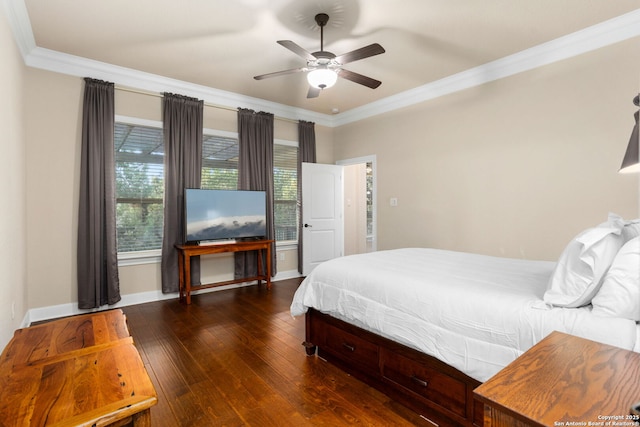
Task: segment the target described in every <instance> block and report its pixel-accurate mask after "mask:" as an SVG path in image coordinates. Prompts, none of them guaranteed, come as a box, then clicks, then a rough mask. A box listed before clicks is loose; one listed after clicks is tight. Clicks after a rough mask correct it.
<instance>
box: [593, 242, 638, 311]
mask: <svg viewBox="0 0 640 427" xmlns="http://www.w3.org/2000/svg"><path fill="white" fill-rule="evenodd" d="M591 303H592V304H593V311H592V313H593V314H594V315H596V316H604V317H622V318H625V319H631V320H635V321H636V322H639V321H640V237H635V238H633V239H631V240H629V241H628V242H627V243H625V244H624V246H623V247H622V249H620V251H619V252H618V255H616V257H615V259H614V260H613V264H611V268H610V269H609V271H608V272H607V274H606V275H605V277H604V281H603V282H602V287H601V288H600V290H599V291H598V293H597V294H596V296H595V297H593V301H592V302H591Z"/></svg>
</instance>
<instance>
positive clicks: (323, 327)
mask: <svg viewBox="0 0 640 427" xmlns="http://www.w3.org/2000/svg"><path fill="white" fill-rule="evenodd" d="M304 346H305V347H306V352H307V355H309V356H311V355H314V354H316V350H317V354H318V356H319V357H321V358H323V359H326V360H327V361H329V362H331V363H333V364H335V365H336V366H338V367H339V368H341V369H342V370H344V371H345V372H347V373H349V374H351V375H353V376H354V377H356V378H358V379H360V380H361V381H363V382H365V383H367V384H368V385H370V386H372V387H374V388H375V389H377V390H380V391H381V392H383V393H384V394H386V395H387V396H389V397H391V398H392V399H394V400H396V401H398V402H400V403H402V404H403V405H405V406H407V407H408V408H410V409H412V410H413V411H415V412H417V413H418V414H420V415H421V416H422V417H423V418H426V419H427V420H429V421H431V422H432V423H434V424H436V425H440V426H467V427H471V426H482V425H483V411H484V407H483V405H482V403H480V402H479V401H477V400H475V399H474V396H473V390H474V389H475V388H476V387H477V386H479V385H480V384H481V383H480V382H479V381H476V380H475V379H473V378H471V377H469V376H468V375H465V374H464V373H462V372H460V371H458V370H457V369H455V368H453V367H451V366H449V365H447V364H446V363H444V362H441V361H440V360H438V359H436V358H434V357H431V356H429V355H426V354H424V353H421V352H419V351H417V350H414V349H411V348H409V347H406V346H404V345H402V344H398V343H396V342H393V341H391V340H389V339H387V338H384V337H381V336H379V335H376V334H373V333H371V332H368V331H366V330H364V329H361V328H359V327H357V326H353V325H351V324H348V323H346V322H343V321H341V320H338V319H336V318H333V317H331V316H329V315H326V314H323V313H320V312H319V311H317V310H314V309H311V308H310V309H309V311H308V312H307V314H306V341H305V342H304Z"/></svg>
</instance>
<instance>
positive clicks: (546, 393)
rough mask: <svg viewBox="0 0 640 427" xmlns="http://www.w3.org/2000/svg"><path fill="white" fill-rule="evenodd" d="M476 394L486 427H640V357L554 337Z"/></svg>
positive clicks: (497, 375)
mask: <svg viewBox="0 0 640 427" xmlns="http://www.w3.org/2000/svg"><path fill="white" fill-rule="evenodd" d="M474 392H475V395H476V397H477V398H478V399H479V400H480V401H481V402H483V403H484V405H485V410H484V412H485V413H484V425H485V427H487V426H491V427H496V426H572V425H584V426H589V425H591V426H594V425H601V426H616V425H618V426H623V425H626V426H633V425H640V418H639V416H638V415H631V407H632V405H633V404H634V403H636V402H638V401H640V353H635V352H631V351H627V350H623V349H620V348H617V347H612V346H609V345H605V344H600V343H596V342H594V341H589V340H586V339H582V338H578V337H574V336H571V335H567V334H563V333H560V332H553V333H551V334H550V335H549V336H547V337H546V338H545V339H543V340H542V341H540V342H539V343H538V344H536V345H535V346H534V347H532V348H531V349H529V350H528V351H527V352H525V353H524V354H523V355H522V356H520V357H519V358H518V359H516V360H515V361H514V362H513V363H511V364H510V365H508V366H507V367H505V368H504V369H503V370H502V371H500V372H498V373H497V374H496V375H495V376H494V377H493V378H491V379H489V380H488V381H487V382H485V383H484V384H482V385H481V386H479V387H478V388H476V389H475V391H474Z"/></svg>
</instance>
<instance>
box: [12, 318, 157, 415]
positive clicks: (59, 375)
mask: <svg viewBox="0 0 640 427" xmlns="http://www.w3.org/2000/svg"><path fill="white" fill-rule="evenodd" d="M156 403H157V397H156V391H155V389H154V387H153V384H152V383H151V380H150V378H149V376H148V374H147V371H146V369H145V367H144V364H143V363H142V359H141V358H140V355H139V354H138V351H137V350H136V348H135V346H134V345H133V339H132V338H131V336H130V335H129V330H128V328H127V325H126V318H125V316H124V313H123V312H122V310H110V311H104V312H98V313H92V314H86V315H80V316H74V317H69V318H64V319H60V320H55V321H51V322H47V323H43V324H40V325H37V326H32V327H29V328H24V329H19V330H17V331H16V332H15V334H14V336H13V338H12V339H11V341H10V342H9V344H7V347H6V348H5V349H4V351H3V352H2V355H1V357H0V424H2V425H3V426H106V425H110V426H124V425H134V426H149V425H151V420H150V408H151V406H153V405H155V404H156Z"/></svg>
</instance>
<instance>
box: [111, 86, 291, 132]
mask: <svg viewBox="0 0 640 427" xmlns="http://www.w3.org/2000/svg"><path fill="white" fill-rule="evenodd" d="M115 89H116V90H121V91H123V92H131V93H137V94H140V95H147V96H154V97H156V98H162V94H161V93H158V92H151V91H147V90H142V89H134V88H131V87H123V86H118V85H115ZM204 105H205V106H207V107H211V108H217V109H219V110H227V111H236V112H237V111H238V109H237V108H232V107H227V106H226V105H219V104H211V103H209V102H204ZM273 118H274V119H276V120H281V121H284V122H290V123H295V124H298V120H294V119H289V118H287V117H278V116H276V115H275V114H274V116H273Z"/></svg>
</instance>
